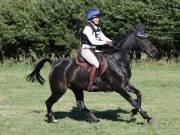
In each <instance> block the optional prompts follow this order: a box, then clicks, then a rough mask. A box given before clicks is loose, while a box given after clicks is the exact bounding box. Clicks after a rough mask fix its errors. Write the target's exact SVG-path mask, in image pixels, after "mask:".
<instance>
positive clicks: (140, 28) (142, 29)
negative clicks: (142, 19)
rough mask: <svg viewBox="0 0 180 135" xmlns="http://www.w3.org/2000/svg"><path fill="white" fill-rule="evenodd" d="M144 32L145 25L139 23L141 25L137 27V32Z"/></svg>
mask: <svg viewBox="0 0 180 135" xmlns="http://www.w3.org/2000/svg"><path fill="white" fill-rule="evenodd" d="M142 31H144V24H142V23H139V24H138V25H137V26H136V27H135V32H136V33H138V32H142Z"/></svg>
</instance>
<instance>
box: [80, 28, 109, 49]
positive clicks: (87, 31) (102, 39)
mask: <svg viewBox="0 0 180 135" xmlns="http://www.w3.org/2000/svg"><path fill="white" fill-rule="evenodd" d="M94 28H95V29H98V27H97V26H95V25H94ZM83 34H84V35H86V36H87V38H88V40H89V41H90V42H91V44H93V46H92V45H88V44H82V48H96V46H98V45H105V44H107V41H109V42H110V41H111V40H110V39H109V38H108V37H106V36H105V35H104V33H103V32H102V31H101V30H100V31H99V32H97V38H96V36H95V32H93V30H92V28H91V27H90V26H86V27H85V28H84V30H83Z"/></svg>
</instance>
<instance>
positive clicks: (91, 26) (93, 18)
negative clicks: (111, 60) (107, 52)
mask: <svg viewBox="0 0 180 135" xmlns="http://www.w3.org/2000/svg"><path fill="white" fill-rule="evenodd" d="M85 16H86V19H87V22H86V23H85V25H84V27H83V29H82V32H81V55H82V57H83V58H84V59H85V60H86V61H87V62H88V63H89V64H91V65H92V68H91V71H90V72H89V84H88V88H87V89H88V90H93V89H95V88H96V85H95V84H94V79H95V75H96V69H97V68H99V61H98V60H97V58H96V56H95V55H94V53H93V52H92V51H93V50H94V51H95V50H96V46H98V45H108V46H109V47H111V46H112V40H111V39H109V38H108V37H106V36H105V35H104V34H103V32H102V31H101V28H100V26H99V24H100V23H99V19H100V16H101V13H100V11H99V10H98V9H96V8H92V9H90V10H88V11H87V12H86V13H85Z"/></svg>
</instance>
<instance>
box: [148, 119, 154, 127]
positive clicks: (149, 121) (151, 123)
mask: <svg viewBox="0 0 180 135" xmlns="http://www.w3.org/2000/svg"><path fill="white" fill-rule="evenodd" d="M147 123H148V124H150V125H153V124H155V120H154V119H153V118H150V119H148V120H147Z"/></svg>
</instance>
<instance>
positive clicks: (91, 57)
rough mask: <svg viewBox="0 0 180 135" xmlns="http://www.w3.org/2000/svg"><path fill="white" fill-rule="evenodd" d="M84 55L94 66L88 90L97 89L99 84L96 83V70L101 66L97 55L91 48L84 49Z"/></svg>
mask: <svg viewBox="0 0 180 135" xmlns="http://www.w3.org/2000/svg"><path fill="white" fill-rule="evenodd" d="M81 55H82V57H83V58H84V59H85V60H86V61H87V62H88V63H90V64H91V65H92V68H91V70H90V72H89V85H88V90H93V89H96V88H97V86H96V85H95V84H94V80H95V76H96V70H97V68H99V61H98V60H97V58H96V56H95V55H94V54H93V53H92V51H91V50H90V49H82V50H81Z"/></svg>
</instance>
